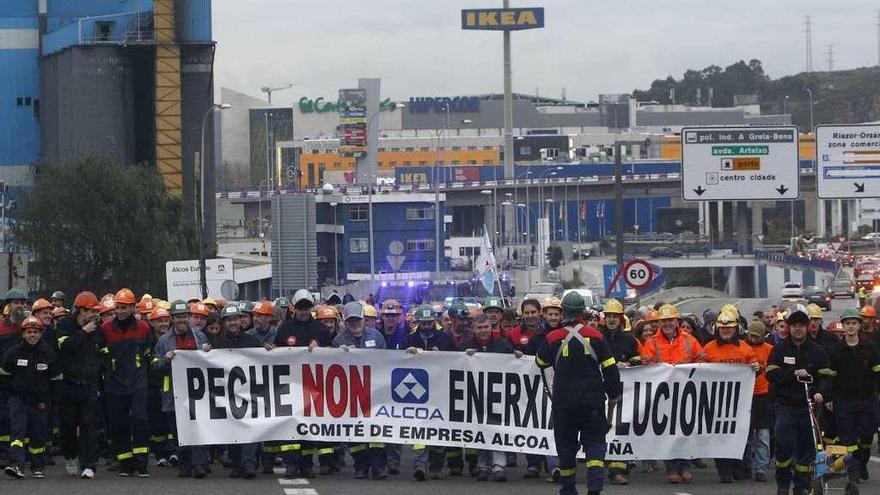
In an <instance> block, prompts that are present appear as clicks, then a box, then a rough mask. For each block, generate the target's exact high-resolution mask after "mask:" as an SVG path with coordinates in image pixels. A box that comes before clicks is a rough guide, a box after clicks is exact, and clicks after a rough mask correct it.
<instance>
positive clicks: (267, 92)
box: [260, 83, 293, 103]
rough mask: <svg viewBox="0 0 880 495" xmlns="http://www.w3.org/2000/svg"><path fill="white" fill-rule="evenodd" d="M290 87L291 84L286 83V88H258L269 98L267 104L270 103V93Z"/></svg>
mask: <svg viewBox="0 0 880 495" xmlns="http://www.w3.org/2000/svg"><path fill="white" fill-rule="evenodd" d="M292 87H293V83H287V85H286V86H281V87H279V88H270V87H269V86H263V87H262V88H260V91H262V92H263V93H266V95H267V96H268V98H269V103H272V93H273V92H275V91H282V90H285V89H290V88H292Z"/></svg>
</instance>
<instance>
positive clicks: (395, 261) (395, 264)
mask: <svg viewBox="0 0 880 495" xmlns="http://www.w3.org/2000/svg"><path fill="white" fill-rule="evenodd" d="M385 258H386V259H387V260H388V264H390V265H391V269H392V270H394V271H395V272H396V271H400V267H401V266H403V262H404V261H406V256H404V255H402V254H398V255H393V254H391V255H388V256H386V257H385Z"/></svg>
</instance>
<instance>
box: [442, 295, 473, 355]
mask: <svg viewBox="0 0 880 495" xmlns="http://www.w3.org/2000/svg"><path fill="white" fill-rule="evenodd" d="M447 314H448V315H449V329H448V333H449V337H450V338H451V339H452V344H453V346H454V347H455V350H457V351H463V350H464V347H462V346H463V345H464V344H466V343H468V342H469V341H470V340H471V339H472V338H473V336H474V332H473V331H472V330H471V328H470V325H471V315H470V311H469V310H468V307H467V306H465V304H464V303H462V302H454V303H452V306H450V307H449V311H447Z"/></svg>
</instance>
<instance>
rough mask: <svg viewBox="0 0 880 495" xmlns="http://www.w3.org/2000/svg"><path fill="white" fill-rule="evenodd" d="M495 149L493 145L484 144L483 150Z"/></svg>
mask: <svg viewBox="0 0 880 495" xmlns="http://www.w3.org/2000/svg"><path fill="white" fill-rule="evenodd" d="M493 149H495V148H493V147H491V146H483V151H492V150H493Z"/></svg>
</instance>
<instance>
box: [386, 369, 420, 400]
mask: <svg viewBox="0 0 880 495" xmlns="http://www.w3.org/2000/svg"><path fill="white" fill-rule="evenodd" d="M429 386H430V385H429V380H428V372H427V371H425V370H422V369H417V368H395V369H394V370H392V371H391V398H392V399H393V400H394V402H401V403H403V404H424V403H426V402H428V395H429V392H428V388H429Z"/></svg>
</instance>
